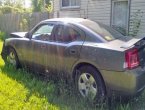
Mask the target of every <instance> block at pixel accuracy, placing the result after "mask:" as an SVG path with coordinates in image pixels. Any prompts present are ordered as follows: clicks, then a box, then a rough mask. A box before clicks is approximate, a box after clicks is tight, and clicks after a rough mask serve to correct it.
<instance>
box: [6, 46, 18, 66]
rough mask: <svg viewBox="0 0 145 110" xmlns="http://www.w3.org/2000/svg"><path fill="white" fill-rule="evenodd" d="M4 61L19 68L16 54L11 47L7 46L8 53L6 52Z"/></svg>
mask: <svg viewBox="0 0 145 110" xmlns="http://www.w3.org/2000/svg"><path fill="white" fill-rule="evenodd" d="M5 62H6V63H7V64H10V65H12V66H14V67H15V68H19V67H20V64H19V60H18V57H17V54H16V52H15V50H14V49H13V48H9V49H8V53H7V56H6V61H5Z"/></svg>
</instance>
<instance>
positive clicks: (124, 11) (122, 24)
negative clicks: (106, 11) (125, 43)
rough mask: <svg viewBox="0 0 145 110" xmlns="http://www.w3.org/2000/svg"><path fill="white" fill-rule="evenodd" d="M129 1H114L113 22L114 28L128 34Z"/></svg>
mask: <svg viewBox="0 0 145 110" xmlns="http://www.w3.org/2000/svg"><path fill="white" fill-rule="evenodd" d="M128 11H129V8H128V1H126V0H124V1H123V0H122V1H120V0H114V1H112V22H111V25H112V27H113V28H115V29H116V30H118V31H119V32H121V33H122V34H126V33H127V30H128Z"/></svg>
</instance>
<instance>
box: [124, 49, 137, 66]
mask: <svg viewBox="0 0 145 110" xmlns="http://www.w3.org/2000/svg"><path fill="white" fill-rule="evenodd" d="M125 64H126V68H128V69H133V68H135V67H137V66H139V54H138V49H137V48H134V49H131V50H128V51H126V53H125Z"/></svg>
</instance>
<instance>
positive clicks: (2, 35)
mask: <svg viewBox="0 0 145 110" xmlns="http://www.w3.org/2000/svg"><path fill="white" fill-rule="evenodd" d="M5 38H6V33H5V32H2V31H0V40H1V41H4V40H5Z"/></svg>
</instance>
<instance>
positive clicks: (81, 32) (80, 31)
mask: <svg viewBox="0 0 145 110" xmlns="http://www.w3.org/2000/svg"><path fill="white" fill-rule="evenodd" d="M58 26H63V29H66V28H68V27H70V28H72V29H73V30H75V31H77V32H78V33H79V34H80V37H78V38H76V39H73V40H71V41H58V40H57V38H56V37H55V32H56V29H57V27H58ZM76 28H77V27H76V26H75V27H74V25H73V24H69V23H68V24H64V23H59V24H57V25H55V28H54V30H53V33H52V36H53V37H54V40H53V42H59V43H65V44H68V43H71V42H74V41H79V40H80V39H81V40H83V39H84V38H83V36H85V33H84V32H83V31H82V30H80V29H79V28H77V29H78V30H77V29H76ZM65 35H67V33H65Z"/></svg>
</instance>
